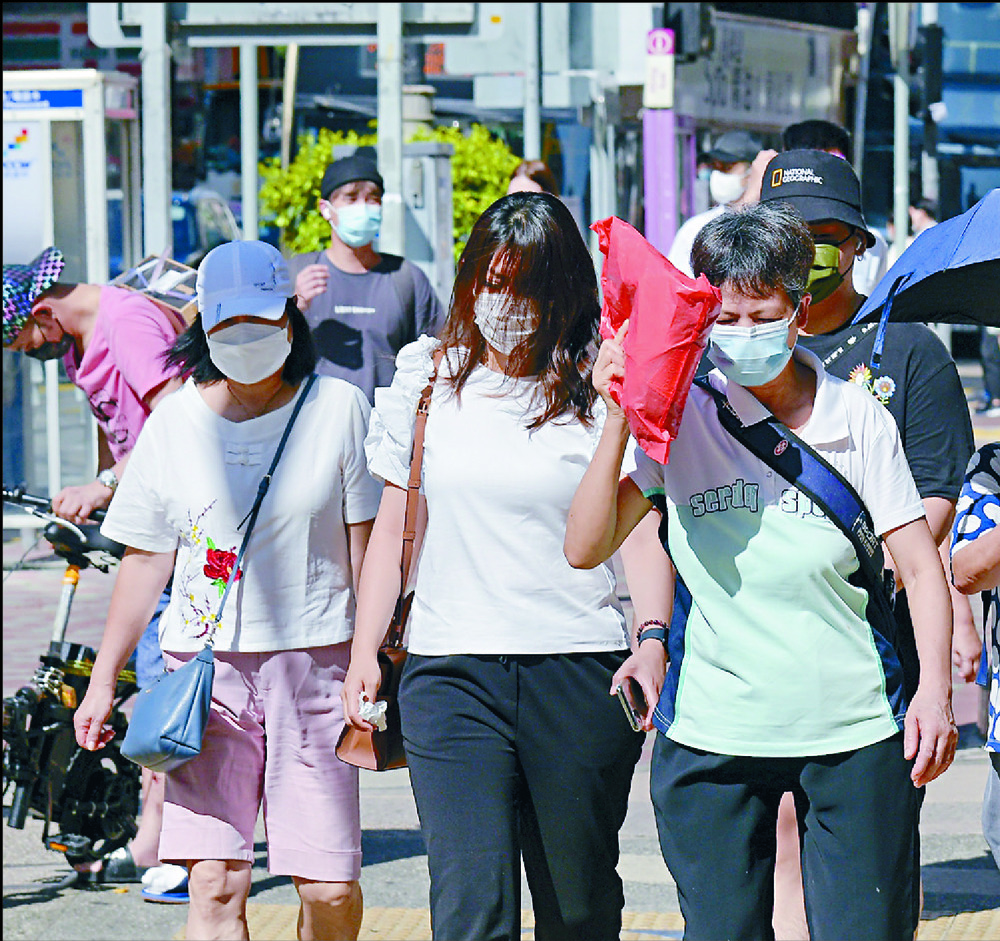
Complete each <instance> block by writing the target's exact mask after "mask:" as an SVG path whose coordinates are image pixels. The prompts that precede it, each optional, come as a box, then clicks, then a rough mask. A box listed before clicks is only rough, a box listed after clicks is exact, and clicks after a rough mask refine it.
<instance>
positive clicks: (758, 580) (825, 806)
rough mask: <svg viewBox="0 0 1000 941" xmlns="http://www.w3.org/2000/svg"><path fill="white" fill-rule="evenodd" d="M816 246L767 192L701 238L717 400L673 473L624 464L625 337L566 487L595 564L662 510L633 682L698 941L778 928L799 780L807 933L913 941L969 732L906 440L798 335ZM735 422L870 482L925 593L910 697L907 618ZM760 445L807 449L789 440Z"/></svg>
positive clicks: (577, 529) (697, 421)
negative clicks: (597, 425)
mask: <svg viewBox="0 0 1000 941" xmlns="http://www.w3.org/2000/svg"><path fill="white" fill-rule="evenodd" d="M813 258H814V246H813V240H812V236H811V235H810V232H809V228H808V226H807V225H806V224H805V222H804V221H803V219H802V217H801V216H800V215H799V214H798V213H797V212H796V210H795V209H792V208H791V207H790V206H786V205H784V204H781V203H777V202H770V203H760V204H757V205H755V206H752V207H750V208H748V209H744V210H740V211H738V212H731V213H725V214H724V215H722V216H720V217H719V218H717V219H715V220H713V221H712V222H709V223H708V225H706V226H705V228H704V229H702V230H701V232H700V233H699V234H698V237H697V239H696V240H695V243H694V248H693V250H692V255H691V259H692V265H693V268H694V271H695V272H696V273H698V274H702V273H703V274H705V275H706V276H707V278H708V280H709V281H710V282H711V283H712V284H713V285H715V286H717V287H718V288H719V289H720V292H721V296H722V307H721V313H720V314H719V318H718V320H717V321H716V323H715V325H714V326H713V328H712V334H711V344H710V347H709V352H708V355H709V358H710V359H711V360H712V361H713V363H715V364H716V366H717V367H718V369H717V370H713V371H712V373H711V374H710V375H709V382H710V384H711V387H712V390H714V394H713V392H710V391H709V390H706V389H704V388H701V387H698V386H695V387H694V388H692V390H691V394H690V396H689V398H688V400H687V403H686V405H685V409H684V415H683V418H682V421H681V425H680V428H679V429H678V432H677V437H676V439H675V440H674V441H673V442H672V444H671V449H670V463H669V464H668V465H661V464H658V463H656V462H655V461H653V460H652V459H651V458H650V457H648V456H647V455H645V454H639V455H638V456H637V461H636V468H635V470H634V471H632V472H631V473H630V474H629V475H628V476H626V477H625V478H622V479H620V477H619V469H620V467H621V463H622V456H623V454H624V452H625V444H626V441H627V438H628V424H627V421H626V419H625V416H624V412H623V411H622V409H621V408H620V406H619V405H618V404H617V403H616V402H615V401H614V399H612V398H611V393H610V391H609V383H610V381H611V380H612V379H621V378H622V376H623V375H624V371H625V368H626V367H625V355H624V350H623V346H622V344H623V342H624V337H625V334H626V330H627V327H623V328H622V330H621V331H620V332H619V335H618V336H616V337H614V338H612V339H609V340H606V341H605V343H604V344H603V345H602V347H601V350H600V353H599V355H598V359H597V365H596V366H595V368H594V385H595V386H596V387H597V389H598V391H599V392H600V394H601V397H602V398H603V399H604V400H605V402H606V404H607V409H608V417H607V420H606V421H605V424H604V431H603V434H602V437H601V441H600V444H599V445H598V448H597V451H596V453H595V455H594V460H593V461H592V463H591V465H590V467H589V468H588V470H587V473H586V474H585V475H584V477H583V481H582V483H581V485H580V489H579V490H578V491H577V494H576V496H575V497H574V499H573V504H572V510H571V513H570V517H569V525H568V526H567V532H566V555H567V558H568V559H569V560H570V561H571V562H572V563H573V564H574V565H578V566H581V567H583V568H586V567H588V566H592V565H598V564H601V563H602V562H603V560H604V559H606V558H607V557H608V556H609V555H610V554H611V553H612V552H614V551H615V549H616V548H617V547H618V545H619V544H620V543H621V541H622V540H623V539H624V538H625V537H627V536H628V534H629V532H630V531H631V530H632V528H633V527H634V526H636V525H637V524H638V523H639V521H640V520H641V519H642V518H643V517H644V515H645V514H646V513H648V512H649V511H650V510H651V509H652V508H653V507H654V506H656V505H659V506H660V507H662V508H663V512H664V514H665V524H664V527H663V532H664V539H665V547H666V548H667V550H668V551H669V553H670V556H671V558H672V560H673V563H674V566H675V568H676V573H677V577H676V584H675V585H672V590H673V591H674V594H675V595H676V599H677V604H676V606H675V607H674V616H673V619H672V622H671V626H670V633H669V637H668V638H664V641H663V642H664V643H666V644H667V645H668V647H669V652H670V658H671V664H670V671H669V673H668V674H667V678H666V681H665V683H663V684H662V689H661V686H660V685H658V684H657V683H656V682H655V681H654V678H653V677H652V676H651V675H650V671H649V669H648V664H647V662H646V661H647V658H648V657H650V656H655V655H658V654H660V653H661V651H658V650H655V648H656V646H657V645H658V641H655V640H648V641H645V642H644V643H642V644H640V645H639V651H638V652H637V653H636V655H635V657H634V658H632V659H631V660H630V661H629V662H628V663H627V664H626V665H625V667H623V669H622V671H621V673H620V676H622V677H625V676H634V677H636V679H637V680H638V681H639V682H640V683H641V685H642V686H643V689H644V691H645V694H646V697H647V699H649V700H651V701H652V700H657V705H656V709H655V712H654V717H653V722H654V724H655V725H656V727H657V729H658V734H657V737H656V744H655V746H654V750H653V757H652V766H651V775H650V795H651V797H652V800H653V806H654V810H655V814H656V823H657V829H658V832H659V838H660V847H661V850H662V853H663V857H664V860H665V862H666V864H667V867H668V868H669V870H670V872H671V875H672V876H673V878H674V881H675V882H676V884H677V890H678V896H679V899H680V906H681V912H682V914H683V915H684V921H685V933H686V934H685V936H686V937H692V938H766V937H772V938H773V937H774V932H773V929H772V921H771V919H772V899H773V888H772V887H773V879H774V857H775V821H776V818H777V814H778V804H779V802H780V800H781V797H782V794H784V793H785V792H786V791H791V792H793V793H794V796H795V804H796V807H797V808H799V812H800V813H799V819H800V820H801V824H800V826H801V831H802V833H801V840H800V842H801V845H802V859H803V873H804V876H805V879H804V883H805V899H806V911H807V912H808V922H809V932H810V935H811V936H812V937H813V938H815V939H824V938H862V937H863V938H871V939H875V938H878V939H883V941H891V939H899V938H910V937H913V936H914V933H915V932H916V928H917V918H918V913H919V875H920V868H919V839H918V832H917V825H918V809H919V805H920V796H921V795H920V790H919V789H920V788H922V787H923V786H924V785H925V784H926V783H927V782H928V781H931V780H933V779H934V778H935V777H937V776H938V775H939V774H941V773H942V772H943V771H945V770H946V769H947V767H948V766H949V764H950V763H951V761H952V759H953V758H954V755H955V745H956V742H957V740H958V730H957V728H956V726H955V722H954V717H953V715H952V710H951V662H950V656H949V655H950V651H951V606H950V599H949V593H948V588H947V585H946V583H945V580H944V573H943V571H942V569H941V563H940V559H939V557H938V553H937V547H936V546H935V544H934V540H933V539H932V538H931V533H930V530H929V528H928V526H927V521H926V519H925V518H924V510H923V505H922V504H921V501H920V497H919V495H918V493H917V490H916V486H915V485H914V483H913V478H912V476H911V474H910V470H909V465H908V464H907V462H906V457H905V455H904V453H903V450H902V447H901V445H900V440H899V432H898V430H897V428H896V425H895V423H894V422H893V420H892V418H891V416H890V415H889V414H888V412H886V410H885V409H884V408H882V406H881V405H879V404H878V403H877V402H876V401H874V400H873V398H872V396H871V395H869V394H868V393H866V392H865V391H863V390H862V389H859V388H858V387H857V386H856V385H855V384H853V383H847V382H843V381H841V380H839V379H837V378H835V377H833V376H830V375H828V374H827V373H826V372H825V370H824V369H823V366H822V363H821V362H820V361H819V359H818V358H817V357H815V356H814V355H813V354H812V353H810V352H809V351H808V350H803V349H799V348H797V347H796V338H797V336H798V331H799V330H800V329H802V328H804V327H805V326H806V324H807V322H808V316H809V302H810V295H809V294H808V293H807V283H808V282H807V279H808V275H809V271H810V267H811V265H812V263H813ZM717 395H718V397H719V398H718V404H717ZM727 415H731V416H733V418H732V420H733V422H734V427H735V424H738V425H740V426H742V428H748V429H753V428H757V429H758V431H759V430H761V429H763V428H766V427H767V425H768V423H769V422H771V421H772V420H774V419H776V420H777V421H779V422H781V423H783V424H784V425H785V426H787V428H789V429H791V430H792V431H794V432H795V433H796V435H797V437H798V438H800V439H801V440H802V441H803V442H805V443H806V444H807V445H809V446H810V447H811V448H812V449H813V451H815V452H816V453H817V454H819V455H820V456H821V457H822V458H823V459H825V461H826V462H827V463H829V464H830V465H832V467H833V468H834V469H835V470H836V471H837V472H839V474H840V475H841V477H842V478H844V479H846V480H847V481H849V482H850V484H851V485H852V486H853V487H854V489H855V490H856V491H857V492H858V494H859V495H860V498H861V500H862V501H863V503H864V504H865V506H866V507H867V509H868V511H869V514H870V516H871V520H872V527H873V530H874V534H875V535H876V536H877V537H878V538H880V539H883V540H884V541H885V544H886V546H887V547H888V549H889V551H890V552H891V553H892V558H893V560H894V561H895V563H896V569H897V571H898V572H899V574H900V576H901V578H902V580H903V583H904V585H905V586H906V589H907V592H910V591H912V592H913V603H911V610H912V611H913V627H914V634H915V636H916V644H917V650H918V654H919V658H920V679H919V684H918V686H917V689H916V691H915V692H914V694H913V696H912V698H910V699H909V701H907V696H906V693H905V690H904V688H903V682H902V667H901V664H900V660H899V655H898V652H897V650H896V647H895V633H896V630H895V623H894V621H893V619H892V615H891V613H886V614H885V615H883V616H881V617H880V616H879V608H878V605H877V604H872V603H871V600H870V599H871V596H870V595H869V593H868V590H867V589H866V587H865V583H864V582H861V583H860V584H859V583H858V579H857V574H858V569H859V564H860V563H859V558H858V555H857V553H856V551H855V548H854V543H853V542H852V541H850V540H848V538H847V537H846V536H845V535H844V534H843V533H842V532H841V530H840V528H839V527H838V526H837V525H836V524H835V523H834V522H833V521H832V520H831V519H829V518H828V517H827V516H826V515H825V513H824V512H823V511H822V510H821V509H820V507H819V506H817V505H816V504H814V503H813V501H812V500H811V499H810V498H809V497H808V496H807V494H806V492H805V491H806V490H808V485H807V484H802V485H801V487H799V486H796V485H795V484H793V483H792V482H791V481H788V480H785V479H784V477H783V475H782V474H779V473H778V472H777V471H776V470H772V469H771V464H770V463H769V462H765V461H764V460H761V459H760V458H758V457H757V456H756V455H755V453H753V452H751V450H750V449H749V448H748V447H746V446H744V445H743V444H742V442H741V441H740V439H739V438H737V437H735V435H734V434H732V433H731V432H730V431H729V430H728V429H727V427H726V424H728V419H727V420H726V421H725V423H724V420H723V418H721V417H720V416H727ZM750 434H751V433H748V437H749V435H750ZM776 434H777V433H776ZM769 444H770V443H769ZM770 446H771V447H773V453H774V455H775V456H779V455H782V454H785V452H786V451H789V456H795V457H796V458H797V459H798V460H799V462H800V463H804V461H803V459H802V458H801V452H800V451H798V450H795V447H797V446H793V448H792V449H789V440H788V439H787V438H784V437H782V438H781V439H780V440H779V441H778V442H777V443H774V444H770ZM763 450H764V449H763V448H761V449H760V451H763ZM765 453H766V452H765ZM797 479H798V480H800V481H801V480H803V479H805V480H808V479H809V478H808V476H807V475H806V474H802V476H801V477H797ZM830 502H831V503H833V502H834V501H833V500H831V501H830ZM869 535H871V533H869ZM872 539H873V541H874V536H872ZM873 590H878V589H873ZM646 648H654V649H652V650H647V649H646Z"/></svg>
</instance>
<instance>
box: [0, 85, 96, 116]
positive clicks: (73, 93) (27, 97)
mask: <svg viewBox="0 0 1000 941" xmlns="http://www.w3.org/2000/svg"><path fill="white" fill-rule="evenodd" d="M3 106H4V110H5V111H6V110H8V109H10V110H12V111H50V110H54V109H57V108H82V107H83V89H82V88H52V89H18V88H15V89H6V88H5V89H4V92H3Z"/></svg>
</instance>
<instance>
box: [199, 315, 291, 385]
mask: <svg viewBox="0 0 1000 941" xmlns="http://www.w3.org/2000/svg"><path fill="white" fill-rule="evenodd" d="M207 339H208V355H209V356H210V357H211V359H212V362H213V363H215V365H216V366H218V367H219V369H220V371H221V372H222V373H223V375H225V376H228V377H229V378H230V379H232V380H233V381H234V382H242V383H244V384H246V385H249V384H251V383H254V382H260V381H261V380H262V379H266V378H267V377H268V376H272V375H274V373H276V372H277V371H278V370H279V369H281V367H282V366H283V365H284V363H285V360H286V359H288V354H289V353H290V352H291V350H292V344H291V341H290V340H289V339H288V328H287V327H277V326H272V325H271V324H265V323H237V324H233V326H231V327H226V328H224V329H222V330H219V331H218V332H217V333H214V334H213V335H212V336H210V337H207Z"/></svg>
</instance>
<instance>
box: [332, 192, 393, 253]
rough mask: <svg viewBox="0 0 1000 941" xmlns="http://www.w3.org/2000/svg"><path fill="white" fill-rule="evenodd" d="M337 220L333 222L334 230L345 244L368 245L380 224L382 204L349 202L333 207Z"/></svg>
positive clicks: (376, 233)
mask: <svg viewBox="0 0 1000 941" xmlns="http://www.w3.org/2000/svg"><path fill="white" fill-rule="evenodd" d="M334 212H335V213H336V214H337V221H336V222H335V223H334V224H333V228H334V231H336V233H337V235H339V236H340V239H341V241H342V242H344V244H345V245H350V246H351V248H361V246H362V245H370V244H371V243H372V242H374V241H375V238H376V237H377V236H378V231H379V229H380V228H381V226H382V206H381V205H374V206H373V205H369V204H368V203H349V204H348V205H346V206H338V207H336V209H334Z"/></svg>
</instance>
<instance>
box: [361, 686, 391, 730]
mask: <svg viewBox="0 0 1000 941" xmlns="http://www.w3.org/2000/svg"><path fill="white" fill-rule="evenodd" d="M388 706H389V704H388V703H387V702H386V701H385V700H384V699H383V700H381V701H379V702H369V701H368V700H367V699H365V697H364V693H358V715H359V716H361V718H362V719H365V720H367V721H368V722H371V723H372V725H374V726H375V728H376V729H377V730H378V731H379V732H384V731H385V730H386V724H385V710H386V709H387V708H388Z"/></svg>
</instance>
